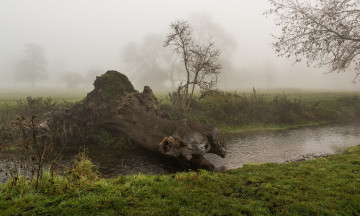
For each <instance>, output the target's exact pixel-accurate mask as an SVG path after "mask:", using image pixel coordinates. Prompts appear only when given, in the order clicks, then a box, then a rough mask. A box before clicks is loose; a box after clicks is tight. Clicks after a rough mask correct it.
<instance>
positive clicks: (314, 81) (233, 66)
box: [0, 0, 359, 90]
mask: <svg viewBox="0 0 360 216" xmlns="http://www.w3.org/2000/svg"><path fill="white" fill-rule="evenodd" d="M268 7H269V4H268V3H267V1H266V0H262V1H260V0H256V1H250V0H246V1H238V0H227V1H222V2H221V1H209V0H197V1H190V0H181V1H166V0H153V1H146V0H133V1H130V0H129V1H126V0H124V1H118V0H107V1H100V0H77V1H70V0H63V1H53V0H33V1H26V0H22V1H20V0H12V1H5V0H0V26H1V34H0V75H1V79H0V88H10V87H20V86H21V87H30V86H31V83H30V82H28V81H26V80H18V79H16V78H17V76H16V75H15V74H17V70H19V67H17V65H19V62H20V61H21V60H22V59H23V58H24V55H25V54H26V53H25V52H26V50H25V45H26V44H37V45H39V46H41V47H42V50H43V56H44V57H45V58H46V60H47V65H46V66H47V78H46V79H41V80H37V81H36V86H37V87H55V88H58V87H72V88H75V87H89V88H90V87H91V84H92V81H93V80H94V79H95V76H96V75H99V74H101V73H103V72H105V71H107V70H110V69H111V70H118V71H120V72H122V73H125V74H126V75H128V76H129V77H130V79H131V80H132V81H134V83H135V86H136V87H137V88H138V89H139V88H141V86H143V85H146V84H151V87H152V88H154V89H166V88H171V87H172V85H171V83H170V81H169V80H166V78H165V79H160V78H161V77H164V76H167V74H168V70H169V68H170V67H171V61H173V59H168V58H167V57H166V58H165V57H164V58H163V59H162V60H161V63H158V64H157V65H156V67H153V69H150V68H149V67H147V66H140V64H136V61H135V63H134V62H132V63H131V62H130V60H129V58H130V57H131V56H130V55H129V52H130V53H133V54H134V55H135V54H136V55H135V56H137V58H135V57H134V58H132V61H134V59H135V60H136V59H138V60H139V62H140V61H141V60H143V61H144V62H145V61H147V60H146V59H147V57H148V56H151V54H153V53H156V52H157V51H158V50H162V51H161V52H159V53H160V54H158V55H159V56H160V55H163V54H161V53H166V52H169V49H167V48H164V47H162V41H163V40H165V37H166V34H167V33H168V31H169V25H170V23H171V22H173V21H175V20H179V19H185V20H188V21H189V22H190V23H191V24H192V25H193V26H194V29H195V31H196V32H198V33H199V34H198V37H199V40H202V38H201V37H207V36H208V35H213V36H214V41H215V42H216V44H217V45H219V48H220V49H221V50H222V63H223V71H222V75H221V76H220V80H219V81H220V83H219V87H220V88H221V89H225V90H233V89H249V88H252V87H253V86H254V87H256V88H308V89H336V90H340V89H343V90H359V84H353V83H352V80H353V77H354V72H353V71H351V70H349V71H346V72H345V73H332V74H325V73H326V72H327V68H321V69H314V68H312V67H310V68H308V67H307V66H306V64H304V63H300V64H295V65H293V64H292V63H293V62H292V60H291V59H286V58H282V57H277V55H276V54H275V52H274V49H273V48H272V46H271V42H272V38H271V36H270V34H276V33H277V32H278V31H279V29H278V27H276V26H275V25H274V23H273V18H272V17H268V18H267V17H265V16H264V15H263V12H264V11H265V10H267V9H268ZM212 31H214V32H212ZM151 36H152V38H153V40H152V41H157V42H156V43H155V42H154V43H149V42H147V41H149V37H150V38H151ZM216 36H218V38H216ZM154 38H155V39H156V40H155V39H154ZM159 38H160V40H159ZM150 41H151V40H150ZM148 46H149V47H148ZM151 46H153V47H151ZM154 46H155V48H154ZM156 47H158V50H157V48H156ZM126 48H128V52H127V51H126ZM166 49H167V50H166ZM129 50H130V51H129ZM134 50H137V52H135V51H134ZM145 50H147V52H148V54H147V55H145V54H146V52H145ZM164 55H165V54H164ZM166 55H167V54H166ZM129 56H130V57H129ZM139 56H140V57H139ZM144 59H145V60H144ZM134 65H135V66H134ZM134 68H136V69H134ZM156 76H158V77H160V78H156V79H154V80H159V82H158V83H156V82H153V81H151V79H150V78H151V77H156ZM177 78H178V79H180V78H181V75H178V77H177ZM79 80H80V81H79ZM77 81H79V82H77ZM148 82H151V83H148Z"/></svg>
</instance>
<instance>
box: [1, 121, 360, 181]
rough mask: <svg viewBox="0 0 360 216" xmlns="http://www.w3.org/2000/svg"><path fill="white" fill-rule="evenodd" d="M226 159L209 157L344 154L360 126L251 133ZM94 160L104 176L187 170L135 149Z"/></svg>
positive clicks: (241, 159)
mask: <svg viewBox="0 0 360 216" xmlns="http://www.w3.org/2000/svg"><path fill="white" fill-rule="evenodd" d="M227 139H228V140H227V144H228V154H227V156H226V158H220V157H218V156H217V155H212V154H207V155H206V158H207V159H208V160H209V161H211V162H212V163H213V164H214V165H215V166H216V167H219V166H225V167H226V168H227V169H234V168H238V167H241V166H242V165H243V164H245V163H266V162H277V163H283V162H285V161H289V160H296V159H298V158H299V157H300V156H303V155H308V154H311V155H314V156H319V155H322V154H332V153H336V152H341V150H342V149H344V148H346V147H349V146H354V145H358V144H360V124H346V125H328V126H317V127H306V128H297V129H290V130H280V131H263V132H247V133H242V134H239V135H235V136H231V137H229V138H227ZM77 152H79V149H75V150H74V149H73V150H67V151H65V152H63V154H64V159H63V164H69V163H70V161H71V158H72V157H73V156H74V155H76V153H77ZM87 153H88V155H89V157H90V158H91V160H92V161H93V162H94V163H95V164H96V165H97V166H98V167H99V170H100V172H101V173H102V175H103V176H104V177H115V176H118V175H120V174H137V173H147V174H163V173H174V172H178V171H184V170H186V168H179V167H183V166H179V164H178V162H176V161H174V160H169V159H164V158H163V157H162V156H159V155H157V154H153V153H149V152H148V151H146V150H143V149H141V148H137V147H135V148H134V149H133V150H132V151H127V152H122V153H120V152H116V151H113V150H106V149H105V150H99V149H87ZM6 166H7V164H6V162H4V161H0V169H2V170H3V172H0V181H4V179H6V177H5V172H6V170H7V167H6Z"/></svg>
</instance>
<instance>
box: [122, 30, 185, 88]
mask: <svg viewBox="0 0 360 216" xmlns="http://www.w3.org/2000/svg"><path fill="white" fill-rule="evenodd" d="M122 61H123V62H124V63H125V64H126V67H127V68H126V72H128V73H129V76H130V77H131V79H132V80H136V82H138V83H142V84H143V85H150V86H153V87H155V88H156V87H159V86H161V85H163V84H164V83H165V82H166V81H167V80H170V82H171V84H172V87H173V88H174V86H175V81H176V79H177V77H176V70H177V67H178V65H176V63H175V62H174V60H173V57H172V55H171V53H170V52H169V51H168V50H167V49H165V48H164V47H163V37H162V36H161V35H157V34H151V35H147V36H145V37H144V39H143V42H142V43H141V44H138V43H134V42H133V43H128V44H127V45H126V46H125V47H124V48H123V50H122Z"/></svg>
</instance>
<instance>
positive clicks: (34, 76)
mask: <svg viewBox="0 0 360 216" xmlns="http://www.w3.org/2000/svg"><path fill="white" fill-rule="evenodd" d="M46 65H47V60H46V58H45V57H44V51H43V48H42V47H41V46H40V45H37V44H26V45H25V57H24V58H23V59H22V60H20V61H19V62H18V64H17V67H16V69H17V72H16V74H15V75H16V78H17V79H18V80H24V81H30V82H31V86H32V87H35V83H36V81H37V80H41V79H47V69H46Z"/></svg>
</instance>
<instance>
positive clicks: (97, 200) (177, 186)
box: [0, 146, 360, 215]
mask: <svg viewBox="0 0 360 216" xmlns="http://www.w3.org/2000/svg"><path fill="white" fill-rule="evenodd" d="M82 166H85V167H89V166H90V167H91V165H89V164H88V162H86V163H84V164H83V165H82ZM89 172H90V171H88V173H89ZM85 175H86V174H85ZM89 176H90V177H91V178H92V180H91V179H90V180H88V181H86V178H83V179H82V180H79V181H78V182H75V183H73V184H69V183H68V181H69V180H68V178H65V177H63V176H56V177H55V178H54V179H53V180H52V181H50V177H49V176H45V177H44V178H43V180H42V182H41V184H40V188H39V190H37V191H36V190H35V189H34V185H33V184H31V183H23V182H22V181H19V182H18V183H17V184H16V185H14V184H11V182H8V183H7V184H3V185H0V195H1V196H0V214H1V215H18V214H21V215H38V214H41V215H359V214H360V187H359V185H360V146H356V147H352V148H349V149H347V150H346V151H345V152H344V153H341V154H337V155H332V156H329V157H328V158H318V159H315V160H311V161H306V162H292V163H288V164H274V163H268V164H260V165H245V166H244V167H243V168H240V169H236V170H231V171H228V172H225V173H212V172H208V171H199V172H187V173H177V174H171V175H131V176H120V177H118V178H114V179H96V178H95V180H94V177H93V175H92V174H91V172H90V174H89ZM69 185H70V186H69Z"/></svg>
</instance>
